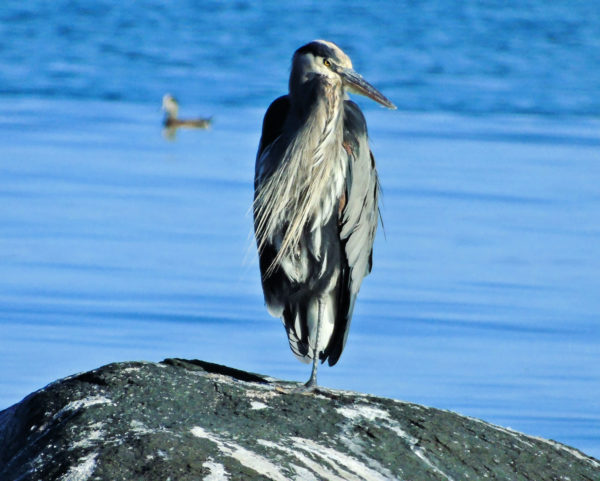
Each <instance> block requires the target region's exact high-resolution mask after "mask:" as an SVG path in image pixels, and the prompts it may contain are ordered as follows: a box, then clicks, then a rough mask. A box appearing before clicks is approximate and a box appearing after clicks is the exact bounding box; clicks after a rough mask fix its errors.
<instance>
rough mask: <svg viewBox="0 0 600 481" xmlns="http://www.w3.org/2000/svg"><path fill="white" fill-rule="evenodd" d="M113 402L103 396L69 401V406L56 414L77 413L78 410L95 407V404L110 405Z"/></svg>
mask: <svg viewBox="0 0 600 481" xmlns="http://www.w3.org/2000/svg"><path fill="white" fill-rule="evenodd" d="M112 403H113V402H112V401H111V400H110V399H108V398H107V397H104V396H89V397H86V398H84V399H78V400H76V401H71V402H70V403H69V404H67V405H66V406H64V407H63V408H62V409H61V410H60V411H59V412H58V414H61V413H64V412H65V411H78V410H79V409H86V408H89V407H90V406H96V405H97V404H112Z"/></svg>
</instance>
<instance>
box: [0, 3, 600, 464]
mask: <svg viewBox="0 0 600 481" xmlns="http://www.w3.org/2000/svg"><path fill="white" fill-rule="evenodd" d="M315 38H325V39H328V40H332V41H334V42H336V43H337V44H338V45H340V46H341V47H342V48H343V49H344V50H345V51H346V52H347V53H348V54H349V56H350V57H351V58H352V60H353V63H354V66H355V68H356V70H357V71H359V72H360V73H362V74H363V76H364V77H365V78H366V79H367V80H368V81H370V82H371V83H372V84H374V85H375V86H376V87H377V88H379V89H380V90H381V91H382V92H383V93H384V94H385V95H386V96H388V97H389V98H390V99H391V100H392V101H393V102H394V103H395V104H396V105H397V106H398V111H394V112H392V111H387V110H385V109H383V108H381V107H379V106H378V105H376V104H375V103H373V102H371V101H369V100H367V99H363V98H357V97H354V100H356V101H357V102H358V103H359V104H360V106H361V108H362V109H363V111H364V112H365V115H366V117H367V122H368V125H369V131H370V137H371V145H372V149H373V152H374V154H375V157H376V159H377V163H378V169H379V173H380V178H381V183H382V189H383V202H382V215H383V220H384V224H385V235H384V230H383V229H381V228H380V230H379V233H378V237H377V240H376V245H375V254H374V269H373V273H372V274H371V275H370V276H369V277H368V278H366V279H365V281H364V283H363V287H362V290H361V293H360V295H359V298H358V303H357V306H356V309H355V315H354V319H353V325H352V329H351V333H350V336H349V340H348V343H347V345H346V350H345V352H344V354H343V356H342V358H341V360H340V362H339V363H338V365H336V366H335V367H334V368H332V369H329V368H327V367H323V368H322V369H321V371H320V375H319V381H320V383H321V384H323V385H325V386H328V387H335V388H342V389H348V390H358V391H365V392H369V393H373V394H377V395H381V396H388V397H394V398H398V399H403V400H407V401H411V402H417V403H422V404H426V405H430V406H434V407H438V408H444V409H451V410H454V411H458V412H460V413H462V414H466V415H470V416H475V417H478V418H482V419H484V420H486V421H490V422H493V423H496V424H500V425H502V426H508V427H511V428H513V429H517V430H520V431H524V432H526V433H528V434H532V435H536V436H543V437H547V438H552V439H556V440H558V441H561V442H564V443H568V444H570V445H573V446H575V447H577V448H579V449H581V450H583V451H584V452H585V453H587V454H590V455H593V456H595V457H600V347H599V346H600V327H599V322H598V321H599V318H600V114H599V112H600V55H599V54H598V52H600V9H599V8H598V7H597V5H596V4H595V3H594V2H587V1H580V2H577V1H567V0H564V1H561V0H559V1H556V2H546V1H542V0H529V1H523V2H518V3H513V2H509V3H508V4H507V3H506V2H499V1H498V2H494V1H490V2H479V1H463V2H458V1H457V2H453V1H445V0H444V1H441V0H438V1H400V2H375V1H374V2H368V3H366V2H353V1H348V0H345V1H343V2H342V1H330V2H309V1H302V0H300V1H296V2H294V6H293V7H292V6H290V5H285V6H283V4H282V3H281V2H275V1H270V2H269V1H267V2H261V3H260V5H255V4H253V3H251V2H243V1H238V2H210V1H206V2H191V1H179V2H168V1H166V0H165V1H159V0H142V1H138V2H125V3H124V2H118V1H116V0H104V1H101V0H99V1H95V2H88V1H83V0H81V1H65V0H55V1H52V2H49V1H43V0H37V1H36V0H30V1H27V2H22V1H20V0H3V2H2V4H1V6H0V409H4V408H6V407H8V406H10V405H12V404H14V403H16V402H18V401H19V400H20V399H22V398H23V397H24V396H26V395H27V394H29V393H30V392H31V391H33V390H36V389H39V388H41V387H43V386H44V385H46V384H47V383H49V382H51V381H53V380H55V379H57V378H59V377H63V376H66V375H69V374H72V373H75V372H80V371H84V370H89V369H93V368H95V367H98V366H100V365H102V364H106V363H109V362H113V361H125V360H141V359H145V360H151V361H160V360H162V359H163V358H166V357H185V358H199V359H203V360H206V361H211V362H217V363H222V364H226V365H229V366H233V367H236V368H239V369H244V370H250V371H254V372H259V373H263V374H268V375H271V376H275V377H280V378H284V379H291V380H297V381H305V380H306V379H307V378H308V375H309V367H308V366H305V365H303V364H300V363H298V362H297V361H296V360H295V358H294V357H293V355H292V353H291V351H290V350H289V348H288V344H287V339H286V336H285V332H284V329H283V327H282V325H281V322H280V321H279V320H277V319H273V318H271V317H269V315H268V313H267V312H266V309H265V308H264V304H263V299H262V291H261V288H260V282H259V273H258V264H257V260H256V255H255V247H254V241H253V237H252V222H251V215H250V210H249V209H250V206H251V202H252V195H253V175H254V157H255V153H256V148H257V145H258V140H259V136H260V127H261V122H262V116H263V114H264V112H265V110H266V108H267V107H268V105H269V103H270V102H271V101H272V100H273V99H274V98H276V97H277V96H279V95H282V94H284V93H286V92H287V80H288V75H289V66H290V60H291V56H292V54H293V52H294V50H295V49H296V48H298V47H300V46H301V45H303V44H305V43H307V42H309V41H311V40H313V39H315ZM167 92H170V93H172V94H173V95H174V96H175V97H177V98H178V100H179V102H180V115H181V117H203V116H213V125H212V128H211V129H210V130H188V131H179V132H177V134H176V135H175V137H174V138H173V139H171V140H168V139H166V138H165V137H164V135H163V132H162V131H161V130H162V129H161V121H162V113H161V111H160V107H161V99H162V96H163V95H164V94H165V93H167Z"/></svg>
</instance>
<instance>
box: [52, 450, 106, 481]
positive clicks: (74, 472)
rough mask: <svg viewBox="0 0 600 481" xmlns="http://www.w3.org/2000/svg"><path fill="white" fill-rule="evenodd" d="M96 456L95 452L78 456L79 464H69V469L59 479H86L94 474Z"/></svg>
mask: <svg viewBox="0 0 600 481" xmlns="http://www.w3.org/2000/svg"><path fill="white" fill-rule="evenodd" d="M97 457H98V454H97V453H92V454H89V455H87V456H85V457H83V458H80V459H79V464H77V466H71V468H70V469H69V471H68V472H67V473H66V474H64V475H63V476H62V477H61V478H60V481H87V480H88V479H90V477H91V476H92V474H94V469H95V468H96V458H97Z"/></svg>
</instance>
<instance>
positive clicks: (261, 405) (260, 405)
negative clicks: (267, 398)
mask: <svg viewBox="0 0 600 481" xmlns="http://www.w3.org/2000/svg"><path fill="white" fill-rule="evenodd" d="M268 407H269V406H267V405H266V404H265V403H261V402H260V401H250V409H266V408H268Z"/></svg>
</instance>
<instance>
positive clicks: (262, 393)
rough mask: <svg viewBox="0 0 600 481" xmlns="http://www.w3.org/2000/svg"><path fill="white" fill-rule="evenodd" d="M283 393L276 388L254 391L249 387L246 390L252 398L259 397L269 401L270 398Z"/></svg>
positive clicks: (261, 399)
mask: <svg viewBox="0 0 600 481" xmlns="http://www.w3.org/2000/svg"><path fill="white" fill-rule="evenodd" d="M280 394H281V393H279V392H277V391H276V390H275V389H272V390H268V391H267V390H261V391H254V390H251V389H248V390H247V391H246V397H249V398H251V399H258V400H260V401H265V402H266V401H269V400H270V399H273V398H274V397H277V396H279V395H280Z"/></svg>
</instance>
